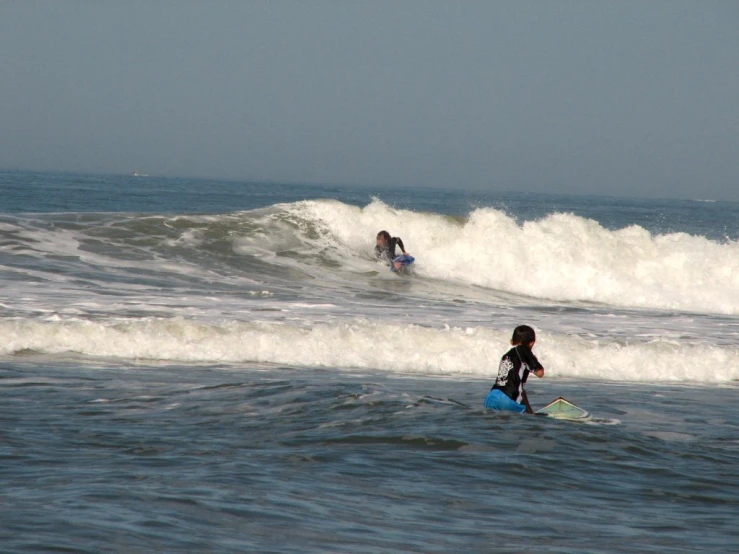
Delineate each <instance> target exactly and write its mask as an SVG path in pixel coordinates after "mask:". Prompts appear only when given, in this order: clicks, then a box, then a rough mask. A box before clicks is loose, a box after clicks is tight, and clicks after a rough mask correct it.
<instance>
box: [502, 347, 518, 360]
mask: <svg viewBox="0 0 739 554" xmlns="http://www.w3.org/2000/svg"><path fill="white" fill-rule="evenodd" d="M515 351H516V347H515V346H514V347H513V348H511V349H510V350H508V351H507V352H506V353H505V354H503V355H502V356H501V358H511V357H512V356H513V354H514V352H515Z"/></svg>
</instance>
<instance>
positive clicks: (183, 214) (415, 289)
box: [0, 172, 739, 553]
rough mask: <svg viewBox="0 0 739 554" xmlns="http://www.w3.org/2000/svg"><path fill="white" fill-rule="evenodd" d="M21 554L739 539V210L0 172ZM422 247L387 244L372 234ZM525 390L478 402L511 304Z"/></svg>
mask: <svg viewBox="0 0 739 554" xmlns="http://www.w3.org/2000/svg"><path fill="white" fill-rule="evenodd" d="M0 192H1V193H2V197H0V331H1V334H0V336H1V337H2V341H0V420H1V421H2V426H0V479H1V481H0V482H1V483H2V493H0V494H2V502H1V503H0V508H1V509H2V518H1V519H0V550H2V551H3V552H47V551H65V552H101V551H105V552H182V551H212V552H368V553H369V552H533V551H537V552H694V551H701V552H733V551H736V550H737V548H738V547H739V532H738V531H736V525H735V522H734V520H735V517H736V513H737V512H736V505H737V502H738V501H739V469H738V468H739V465H738V463H739V415H737V413H736V409H735V407H736V399H737V380H739V317H737V316H738V315H739V226H737V221H738V220H739V219H738V218H739V204H735V203H728V202H714V201H711V199H705V198H696V199H688V200H671V201H668V200H662V201H658V200H635V199H623V198H602V197H572V196H561V195H534V194H523V193H474V192H464V191H457V190H433V189H411V188H404V189H401V188H397V189H388V188H382V187H376V188H367V187H365V188H357V187H336V186H321V185H311V184H302V185H300V184H299V185H282V184H275V183H245V182H218V181H212V180H186V179H174V178H155V177H134V176H94V175H74V174H52V173H23V172H3V173H0ZM383 229H384V230H387V231H389V232H390V233H391V234H392V235H393V236H400V237H401V238H402V239H403V241H404V244H405V246H406V249H407V250H408V251H409V252H410V253H411V254H412V255H413V256H415V258H416V260H417V261H416V263H415V264H414V269H413V273H412V274H411V275H407V276H398V275H395V274H393V273H392V272H390V271H389V269H388V268H387V267H385V266H384V265H382V264H380V263H378V262H377V261H376V260H375V259H374V257H373V247H374V237H375V235H376V234H377V232H378V231H380V230H383ZM522 323H526V324H530V325H533V326H534V327H535V328H536V330H537V337H538V340H537V343H536V346H535V349H534V352H535V353H536V354H537V356H538V357H539V359H540V361H541V362H542V364H543V365H544V366H545V368H546V370H547V374H546V377H545V379H541V380H539V379H534V378H532V380H531V382H530V383H529V384H528V387H527V389H528V391H529V397H530V400H531V402H532V404H533V405H534V407H535V408H537V407H541V406H543V405H544V404H546V403H547V402H549V401H550V400H552V399H553V398H556V397H557V396H560V395H561V396H565V397H566V398H568V399H569V400H570V401H572V402H574V403H575V404H577V405H579V406H581V407H583V408H585V409H587V410H588V411H589V412H590V413H591V415H592V419H591V420H590V421H589V422H587V423H568V422H560V421H554V420H549V419H545V418H540V417H529V416H516V415H509V414H495V413H485V412H484V411H483V409H482V400H483V398H484V396H485V394H486V392H487V390H488V389H489V388H490V386H491V383H492V378H493V376H494V375H495V373H496V371H497V364H498V361H499V359H500V356H501V355H502V354H503V353H504V352H505V351H506V349H507V346H508V344H507V343H508V340H509V338H510V334H511V331H512V329H513V327H514V326H516V325H518V324H522Z"/></svg>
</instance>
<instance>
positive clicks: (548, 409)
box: [535, 396, 590, 421]
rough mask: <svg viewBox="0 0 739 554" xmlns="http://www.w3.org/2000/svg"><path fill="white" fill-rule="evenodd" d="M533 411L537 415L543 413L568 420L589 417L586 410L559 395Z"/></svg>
mask: <svg viewBox="0 0 739 554" xmlns="http://www.w3.org/2000/svg"><path fill="white" fill-rule="evenodd" d="M535 413H536V414H537V415H545V416H547V417H553V418H555V419H566V420H569V421H578V420H580V421H581V420H583V419H587V418H589V417H590V414H589V413H588V412H587V411H585V410H583V409H582V408H579V407H578V406H575V405H574V404H573V403H572V402H570V401H569V400H567V399H566V398H562V397H561V396H560V397H559V398H557V399H556V400H553V401H552V402H550V403H549V404H547V405H546V406H544V407H543V408H542V409H541V410H537V411H536V412H535Z"/></svg>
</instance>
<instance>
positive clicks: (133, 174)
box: [129, 171, 149, 177]
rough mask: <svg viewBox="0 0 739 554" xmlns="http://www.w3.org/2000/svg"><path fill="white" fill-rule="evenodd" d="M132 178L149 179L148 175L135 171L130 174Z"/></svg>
mask: <svg viewBox="0 0 739 554" xmlns="http://www.w3.org/2000/svg"><path fill="white" fill-rule="evenodd" d="M129 175H130V176H131V177H148V176H149V174H148V173H141V172H139V171H133V172H131V173H130V174H129Z"/></svg>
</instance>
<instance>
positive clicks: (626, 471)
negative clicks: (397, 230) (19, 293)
mask: <svg viewBox="0 0 739 554" xmlns="http://www.w3.org/2000/svg"><path fill="white" fill-rule="evenodd" d="M32 358H33V357H32ZM45 362H47V363H48V365H46V363H45ZM50 362H51V361H50V360H39V359H37V358H35V359H32V360H27V361H26V362H23V363H17V362H16V363H14V364H13V365H8V364H5V365H3V366H2V368H1V369H0V396H1V397H2V398H3V402H2V404H0V419H1V420H2V427H1V429H0V437H1V438H2V442H1V444H2V446H0V479H2V482H3V516H2V525H1V526H0V533H1V535H0V538H1V539H2V543H3V551H6V552H24V551H69V552H101V551H107V552H132V551H159V552H176V551H213V552H245V551H254V552H400V551H410V552H462V551H470V552H486V551H497V552H522V551H543V552H655V553H657V552H693V551H705V552H709V551H710V552H731V551H735V547H736V545H737V544H738V543H737V541H739V532H737V530H736V525H735V516H736V505H737V502H739V485H737V483H739V469H738V468H739V418H737V416H736V413H735V409H734V406H735V398H736V390H735V389H734V388H732V387H725V388H719V389H710V390H703V389H695V388H686V387H680V386H657V385H644V386H636V385H618V384H613V383H600V382H593V383H585V384H582V383H574V382H569V381H559V382H556V383H553V382H550V383H547V382H546V381H537V383H536V386H535V387H534V386H533V385H532V387H530V388H531V389H532V390H531V397H532V402H534V403H536V404H541V403H544V402H545V401H547V400H548V399H550V397H555V396H557V395H559V394H562V395H564V396H566V397H568V398H570V399H571V400H573V401H575V402H577V401H578V400H580V399H583V400H584V399H587V403H588V408H590V411H591V414H592V415H593V420H592V421H591V422H589V423H568V422H558V421H554V420H549V419H545V418H539V417H521V416H514V415H512V416H509V415H495V414H485V413H483V411H482V409H481V406H480V403H481V399H482V397H483V396H484V393H485V390H486V388H487V386H488V383H487V382H484V381H480V380H474V379H472V380H462V381H460V380H450V379H434V378H418V377H404V376H402V375H401V376H388V375H386V374H384V373H380V374H376V373H366V374H357V373H354V372H342V371H336V370H331V371H329V370H308V369H289V368H280V367H266V366H253V367H243V366H238V367H236V366H231V367H229V366H218V367H215V366H213V367H177V366H161V365H157V366H145V365H144V366H141V365H134V366H131V365H126V364H120V363H105V364H102V363H101V364H99V365H97V366H95V367H86V368H84V369H83V368H80V367H79V365H78V364H75V363H74V360H66V361H64V362H63V363H61V364H60V363H59V360H56V362H55V363H53V364H52V363H50ZM581 403H582V402H581ZM707 405H710V411H706V409H705V408H706V406H707Z"/></svg>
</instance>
